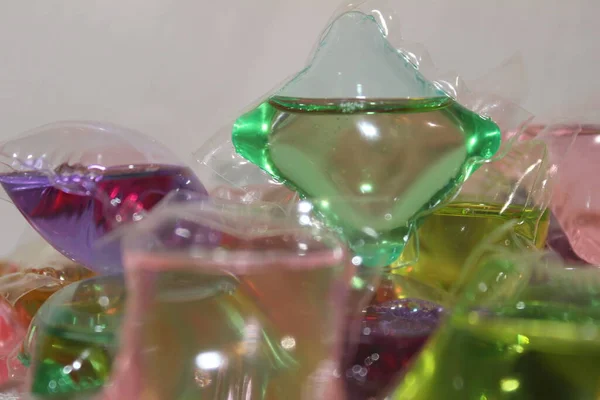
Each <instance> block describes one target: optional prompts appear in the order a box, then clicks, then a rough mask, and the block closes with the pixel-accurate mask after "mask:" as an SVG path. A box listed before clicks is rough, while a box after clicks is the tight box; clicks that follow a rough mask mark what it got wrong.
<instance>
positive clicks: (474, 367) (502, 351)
mask: <svg viewBox="0 0 600 400" xmlns="http://www.w3.org/2000/svg"><path fill="white" fill-rule="evenodd" d="M502 228H503V229H504V230H505V231H510V230H511V229H513V227H512V226H510V224H509V226H507V227H502ZM476 253H478V254H477V257H475V258H474V259H473V260H474V262H473V263H471V264H470V266H471V268H472V270H471V273H470V274H468V279H466V280H465V281H464V282H463V283H464V284H463V285H462V288H463V291H462V292H461V295H460V296H459V298H458V300H457V303H456V307H455V308H454V311H453V313H452V316H451V317H450V319H449V321H448V322H447V324H445V325H444V326H443V327H442V328H441V329H440V330H439V331H438V333H437V334H436V335H434V337H433V338H432V342H431V344H430V345H429V346H428V347H427V348H426V349H425V350H424V351H423V353H421V355H420V356H419V358H418V359H417V361H416V362H415V364H414V366H413V368H412V369H411V370H410V372H409V373H408V374H407V375H406V377H405V378H404V379H403V380H402V381H401V382H400V383H399V385H398V387H397V389H396V390H394V391H392V393H391V395H390V398H391V399H402V400H411V399H415V400H416V399H439V398H442V397H443V398H465V399H466V398H477V397H480V396H481V393H485V395H486V397H488V398H495V399H537V398H552V399H565V400H566V399H586V398H594V397H596V396H597V394H598V380H599V378H600V368H599V365H600V336H599V334H598V331H599V330H598V326H599V325H600V314H599V313H598V307H597V293H598V291H599V284H600V270H598V269H597V268H578V267H577V266H570V265H568V264H564V263H563V261H562V260H561V259H560V258H558V257H555V255H554V254H552V253H547V252H543V251H527V250H526V249H524V248H520V247H513V248H506V247H504V248H502V247H498V246H495V245H494V244H493V243H492V242H488V243H486V244H485V245H484V246H483V248H478V249H476Z"/></svg>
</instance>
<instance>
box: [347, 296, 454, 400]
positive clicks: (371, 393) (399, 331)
mask: <svg viewBox="0 0 600 400" xmlns="http://www.w3.org/2000/svg"><path fill="white" fill-rule="evenodd" d="M442 315H443V309H442V308H441V307H440V306H438V305H437V304H434V303H431V302H428V301H424V300H417V299H400V300H390V301H386V302H385V303H381V304H377V305H371V306H369V307H367V308H366V309H365V310H364V311H363V319H362V321H360V330H361V331H360V339H359V341H358V345H357V347H356V348H355V349H353V350H352V351H351V352H350V353H348V352H346V354H345V355H344V360H343V364H342V365H343V370H342V373H343V374H344V377H345V379H346V391H347V398H348V399H349V400H367V399H371V398H379V397H378V396H380V395H382V394H383V393H385V390H386V388H389V385H391V384H394V383H397V380H398V378H399V377H400V376H402V374H403V372H404V370H405V368H406V367H407V366H408V365H409V363H410V362H411V361H412V359H413V358H414V356H416V355H417V354H418V353H419V351H420V350H421V348H422V347H423V345H424V344H425V343H426V342H427V339H428V338H429V336H430V335H431V334H432V333H433V332H434V331H435V329H436V328H437V326H438V324H439V322H440V319H441V317H442ZM355 326H356V325H355Z"/></svg>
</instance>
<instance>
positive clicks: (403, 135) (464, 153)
mask: <svg viewBox="0 0 600 400" xmlns="http://www.w3.org/2000/svg"><path fill="white" fill-rule="evenodd" d="M377 4H378V2H377V1H371V2H363V3H360V4H359V5H353V6H352V7H350V8H344V7H342V8H341V9H340V10H339V12H338V13H337V14H336V16H335V17H334V18H333V19H332V21H331V24H330V25H329V26H328V27H327V28H326V30H325V31H324V33H323V35H322V37H321V39H320V41H319V44H318V46H317V47H316V49H315V51H314V53H313V55H312V57H311V60H310V62H309V64H308V66H307V67H306V68H305V69H304V70H302V71H301V72H300V73H299V74H297V75H296V76H295V77H293V78H292V79H290V80H289V81H288V82H286V83H285V84H283V85H282V87H280V88H278V89H277V90H274V91H273V92H271V93H270V94H269V95H267V96H265V97H263V98H262V99H261V100H259V101H258V102H257V104H256V105H255V106H253V107H251V108H250V109H249V110H248V111H247V112H245V113H243V114H242V115H241V116H240V117H239V118H238V119H237V120H236V121H235V122H234V123H233V124H231V125H228V126H226V127H225V128H223V129H222V130H221V131H219V133H217V135H215V137H213V139H211V140H210V141H208V142H207V143H206V144H205V145H204V146H203V147H202V148H201V149H200V150H198V151H197V152H196V153H195V158H196V159H197V160H198V161H199V163H200V166H201V167H200V170H203V171H204V172H203V173H202V174H203V175H206V176H207V178H206V181H207V182H210V183H209V184H208V185H209V187H210V188H212V187H213V185H222V184H225V185H229V186H234V187H237V188H239V189H242V190H243V188H244V187H246V186H248V185H254V184H257V183H262V184H270V185H274V184H275V182H276V183H279V184H281V183H284V184H285V185H286V186H288V187H289V188H291V189H293V190H295V191H297V192H298V193H299V194H300V196H301V197H302V198H303V199H305V200H308V201H311V202H312V204H313V206H314V207H315V209H316V210H318V212H320V213H321V214H322V216H324V217H325V218H326V219H327V220H329V222H330V223H331V224H332V225H335V224H337V226H338V228H339V229H340V230H341V231H343V232H344V237H345V239H346V240H347V242H348V243H349V246H350V247H351V249H352V250H353V251H354V252H355V253H356V254H357V255H359V256H360V257H362V258H363V264H364V265H366V266H376V267H381V266H387V265H389V264H390V263H391V262H393V261H395V260H396V259H397V258H398V256H399V254H400V253H401V252H402V251H403V249H404V247H405V246H406V242H407V240H408V237H409V236H410V234H411V232H412V231H414V228H415V225H416V223H417V222H418V221H419V220H420V219H421V218H422V217H424V216H426V215H427V214H429V213H430V212H432V211H433V210H435V209H436V208H438V207H440V206H441V205H443V204H444V203H446V202H447V201H449V200H450V199H451V198H452V197H453V196H454V195H455V194H456V191H457V190H458V188H459V187H460V185H461V184H462V183H463V182H464V181H465V180H466V179H467V178H468V177H469V176H470V175H471V174H472V173H473V172H474V171H475V170H476V169H477V168H478V167H479V165H480V164H481V163H482V162H483V161H484V160H488V159H491V158H492V157H494V156H495V155H496V156H500V155H501V154H504V152H505V149H501V131H503V130H505V131H511V132H512V131H515V130H517V131H519V130H520V129H521V128H522V127H523V126H524V125H525V124H526V123H527V121H529V120H530V118H531V115H530V114H529V113H527V112H526V111H525V110H523V109H522V108H520V107H519V106H518V105H516V104H515V103H513V102H511V101H509V100H502V99H501V97H499V96H496V95H494V94H488V93H475V92H472V91H469V90H468V89H466V88H465V87H464V85H463V84H462V81H461V80H460V79H459V78H458V77H456V76H454V79H448V78H447V77H444V76H443V75H442V74H440V73H439V72H438V71H436V70H435V69H434V68H433V67H432V65H431V64H429V63H428V61H427V60H428V57H427V56H426V54H425V53H423V52H422V53H421V54H420V53H418V52H417V50H416V49H415V48H416V47H418V46H415V45H412V44H410V43H405V42H403V41H398V40H396V38H395V37H394V34H392V33H391V32H396V31H397V29H396V27H394V26H393V24H394V23H393V22H391V21H389V20H387V19H386V18H387V17H388V15H387V14H386V13H387V12H388V11H386V10H383V9H380V8H377ZM396 36H398V35H397V32H396ZM419 50H420V49H419ZM421 55H423V57H421ZM484 86H485V85H482V87H484ZM513 141H514V137H510V138H509V139H508V140H507V142H506V146H505V147H506V148H508V147H510V143H512V142H513ZM261 170H262V171H263V172H262V173H261ZM265 173H266V175H265ZM209 190H210V189H209ZM349 197H353V198H355V199H356V200H357V201H355V202H352V203H350V202H336V201H335V199H338V198H349ZM317 199H318V200H320V201H322V200H323V199H332V201H326V202H325V203H321V202H319V201H316V200H317ZM348 205H350V206H352V207H350V208H345V207H344V206H348ZM338 206H341V207H338Z"/></svg>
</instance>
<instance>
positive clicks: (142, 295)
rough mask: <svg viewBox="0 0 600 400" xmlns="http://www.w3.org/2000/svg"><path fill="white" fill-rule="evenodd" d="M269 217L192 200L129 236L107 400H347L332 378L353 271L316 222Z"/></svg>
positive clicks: (159, 213) (300, 216)
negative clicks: (118, 345)
mask: <svg viewBox="0 0 600 400" xmlns="http://www.w3.org/2000/svg"><path fill="white" fill-rule="evenodd" d="M271 211H272V210H270V209H269V208H265V207H262V206H261V205H260V204H254V205H243V204H240V203H232V202H229V201H223V200H220V199H215V198H212V199H209V198H207V197H196V198H195V199H194V198H188V201H185V202H182V201H178V202H171V203H170V204H167V205H165V206H161V207H159V208H157V209H155V211H154V212H153V213H151V214H150V215H149V216H148V217H147V218H146V219H145V220H144V221H143V222H141V223H140V224H136V226H133V227H131V228H130V230H129V232H128V233H127V235H126V237H125V239H124V243H125V249H126V250H125V253H124V262H125V271H126V275H127V285H128V298H127V304H126V316H125V318H124V327H123V336H122V340H121V350H120V354H119V356H118V357H117V361H116V366H115V372H114V374H113V375H112V382H111V385H109V386H108V387H106V389H105V391H104V392H103V393H102V394H101V395H100V398H101V399H104V400H108V399H111V400H112V399H114V400H116V399H119V400H120V399H139V400H150V399H152V400H179V399H182V400H183V399H188V398H202V399H207V400H208V399H214V400H219V399H226V398H232V399H253V400H260V399H283V398H287V399H333V400H335V399H340V400H341V399H343V398H344V397H343V395H342V392H341V390H342V389H341V383H340V382H339V380H338V379H337V378H336V377H335V374H334V370H335V368H336V366H337V362H338V359H339V352H340V350H341V343H342V338H341V335H342V330H343V329H342V317H343V316H342V313H343V311H342V309H343V307H341V306H340V305H341V304H344V301H345V298H346V294H347V288H348V284H349V281H350V279H351V277H352V274H353V272H354V268H353V267H352V264H351V263H350V262H348V260H347V252H346V249H345V248H344V247H343V246H342V244H341V242H340V241H339V239H338V238H337V236H336V235H334V234H333V233H332V232H330V231H329V230H327V229H325V228H324V227H323V226H322V224H318V223H316V222H315V220H314V219H313V218H311V216H310V214H308V213H307V212H303V211H302V210H298V211H296V212H294V213H292V214H290V215H285V214H281V213H273V212H271ZM305 211H306V210H305ZM202 232H204V234H201V233H202ZM215 232H216V233H217V234H216V235H214V234H212V233H215ZM171 236H182V237H185V238H187V239H186V242H185V243H183V242H178V243H177V245H176V246H173V245H172V244H171V243H172V241H171V240H170V239H169V238H170V237H171ZM211 236H212V237H218V238H220V242H219V243H218V244H215V242H214V241H211V240H208V239H207V238H209V237H211ZM167 366H168V367H167Z"/></svg>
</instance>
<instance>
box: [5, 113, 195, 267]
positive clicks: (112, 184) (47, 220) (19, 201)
mask: <svg viewBox="0 0 600 400" xmlns="http://www.w3.org/2000/svg"><path fill="white" fill-rule="evenodd" d="M0 157H1V159H0V161H1V163H2V167H3V168H2V170H1V173H0V184H1V185H2V187H3V188H4V191H5V192H6V195H7V197H8V199H9V200H10V201H12V203H13V204H14V205H15V206H16V207H17V208H18V209H19V211H20V212H21V213H22V214H23V216H24V217H25V218H26V219H27V221H28V222H29V223H30V224H31V225H32V226H33V227H34V228H35V229H36V230H37V231H38V232H39V233H40V234H41V235H42V237H44V239H45V240H47V241H48V242H49V243H50V244H51V245H52V246H54V247H55V248H56V249H57V250H59V251H60V252H61V253H63V254H64V255H65V256H67V257H69V258H70V259H72V260H74V261H76V262H79V263H81V264H83V265H85V266H87V267H89V268H90V269H92V270H94V271H96V272H98V273H113V272H118V271H120V270H121V269H122V264H121V251H120V243H119V242H117V241H113V242H111V244H110V246H103V247H101V248H100V247H96V246H94V243H95V242H96V241H97V240H98V239H100V238H102V237H103V236H104V235H105V234H106V233H108V232H110V231H112V230H113V229H115V228H116V227H118V226H121V225H123V224H126V223H128V222H135V221H139V220H140V219H142V218H143V217H144V215H145V213H146V211H148V210H150V209H151V208H152V207H154V206H155V205H156V204H157V203H158V202H159V201H160V200H162V198H163V197H164V196H165V195H166V194H168V193H169V192H171V191H177V190H180V189H186V190H191V191H197V192H200V193H206V191H205V189H204V186H203V185H202V184H201V183H200V181H199V180H198V178H197V177H196V175H195V174H194V173H193V172H192V171H191V170H190V169H189V168H188V167H186V166H185V165H184V164H183V163H182V162H181V161H179V160H178V159H177V157H176V156H175V155H173V154H172V153H171V152H170V151H169V150H168V149H166V148H165V147H164V146H163V145H161V144H159V143H158V142H156V141H155V140H153V139H151V138H149V137H147V136H145V135H142V134H140V133H138V132H135V131H132V130H130V129H127V128H123V127H119V126H116V125H111V124H106V123H98V122H77V121H74V122H59V123H54V124H50V125H44V126H42V127H39V128H37V129H34V130H32V131H29V132H26V133H24V134H22V135H20V136H18V137H16V138H14V139H12V140H9V141H7V142H4V143H2V144H1V145H0Z"/></svg>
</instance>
